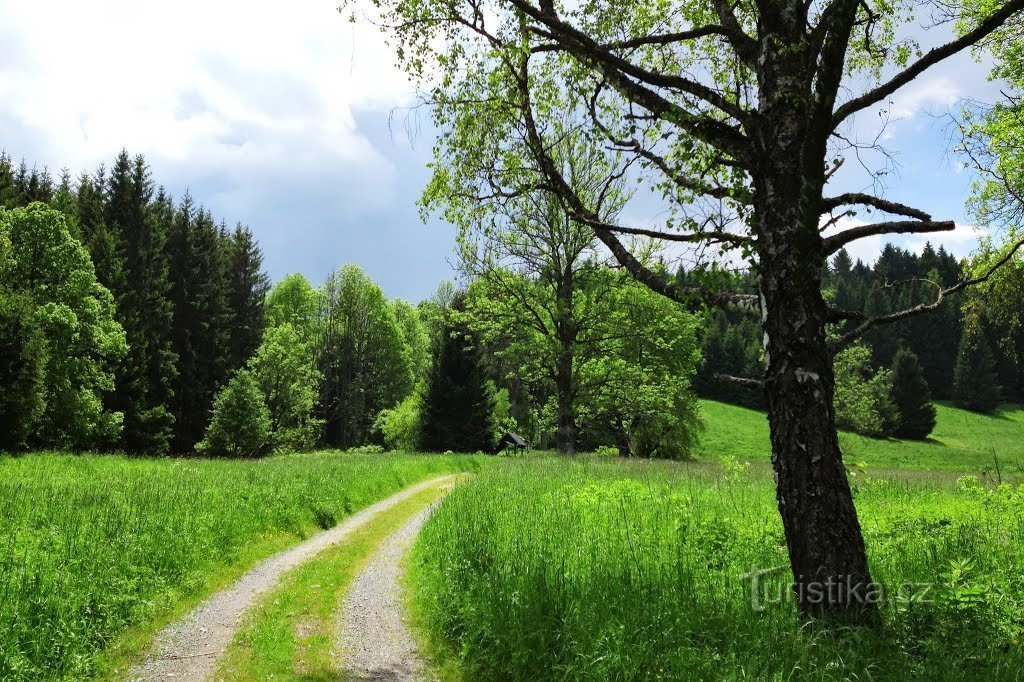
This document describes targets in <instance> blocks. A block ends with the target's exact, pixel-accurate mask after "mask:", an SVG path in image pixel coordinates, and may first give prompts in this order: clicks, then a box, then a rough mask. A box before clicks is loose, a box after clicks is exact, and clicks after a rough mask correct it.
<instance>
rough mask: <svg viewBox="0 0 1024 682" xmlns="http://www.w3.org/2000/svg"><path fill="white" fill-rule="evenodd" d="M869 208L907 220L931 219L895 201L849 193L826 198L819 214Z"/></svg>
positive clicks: (860, 193)
mask: <svg viewBox="0 0 1024 682" xmlns="http://www.w3.org/2000/svg"><path fill="white" fill-rule="evenodd" d="M858 205H859V206H871V207H872V208H877V209H878V210H880V211H885V212H886V213H892V214H894V215H902V216H906V217H908V218H916V219H917V220H931V219H932V217H931V216H930V215H929V214H927V213H925V212H924V211H921V210H918V209H916V208H913V207H912V206H907V205H905V204H900V203H897V202H895V201H887V200H886V199H882V198H880V197H876V196H874V195H872V194H864V193H862V192H849V193H847V194H840V195H839V196H837V197H826V198H824V199H822V200H821V212H822V213H828V212H829V211H831V210H833V209H836V208H839V207H840V206H858Z"/></svg>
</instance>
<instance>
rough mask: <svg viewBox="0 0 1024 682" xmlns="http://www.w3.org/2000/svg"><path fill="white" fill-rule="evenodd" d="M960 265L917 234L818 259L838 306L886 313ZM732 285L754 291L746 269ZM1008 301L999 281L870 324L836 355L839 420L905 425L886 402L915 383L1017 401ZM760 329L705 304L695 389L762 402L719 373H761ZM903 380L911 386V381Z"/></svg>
mask: <svg viewBox="0 0 1024 682" xmlns="http://www.w3.org/2000/svg"><path fill="white" fill-rule="evenodd" d="M966 267H967V266H966V263H965V262H961V261H960V260H958V259H957V258H956V257H955V256H953V255H952V254H950V253H949V252H948V251H946V249H945V248H944V247H942V246H939V248H938V249H935V248H934V247H933V246H932V245H931V243H926V244H925V246H924V248H923V249H922V251H921V253H920V254H917V253H913V252H911V251H908V250H906V249H903V248H900V247H897V246H894V245H892V244H886V245H885V246H884V247H883V249H882V251H881V253H880V255H879V257H878V259H877V260H876V261H875V262H874V263H873V264H866V263H864V262H862V261H861V260H859V259H858V260H857V261H856V262H854V261H853V259H852V258H851V256H850V254H849V252H848V251H846V249H841V250H839V251H838V252H837V253H836V255H835V256H834V257H833V258H832V259H831V261H829V262H828V263H827V264H826V265H825V267H824V269H823V271H822V274H821V279H822V283H823V286H824V293H825V297H826V299H827V300H829V301H830V302H831V303H832V304H833V305H835V306H836V307H837V308H839V309H844V310H866V311H868V312H869V313H870V314H872V315H887V314H891V313H893V312H895V311H898V310H904V309H909V308H913V307H914V306H918V305H921V304H922V303H925V304H927V303H928V302H930V301H931V300H932V299H934V295H935V289H936V287H950V286H953V285H954V284H956V283H957V282H959V281H961V280H962V279H964V278H965V277H966V276H967V275H968V273H967V272H965V268H966ZM1019 270H1020V266H1019V264H1017V263H1010V264H1009V265H1008V266H1007V267H1006V268H1005V271H1004V272H1003V273H1002V276H1003V278H1004V279H1008V278H1016V279H1019V278H1020V276H1021V275H1020V272H1019ZM691 277H692V275H691V274H689V273H687V272H685V271H680V272H679V273H678V275H677V278H678V279H679V281H680V282H681V283H683V284H685V283H686V282H687V281H688V280H689V279H690V278H691ZM736 286H737V288H738V289H740V290H744V291H746V290H750V291H753V289H754V286H755V285H754V282H753V279H752V277H750V276H749V275H745V276H740V277H738V278H737V282H736ZM1012 308H1013V305H1012V303H1011V302H1010V301H1009V299H1008V298H1007V296H1006V295H1005V289H1004V295H1002V296H994V295H992V292H991V291H985V290H982V289H978V290H975V291H973V292H972V293H971V294H970V295H969V296H968V297H966V298H964V299H959V300H954V299H947V300H944V301H943V302H942V304H941V305H940V306H938V307H937V309H936V310H935V311H933V312H932V313H931V314H929V315H925V316H918V317H909V318H906V319H904V320H900V321H898V322H895V323H893V324H891V325H886V326H879V327H875V328H873V329H871V330H869V331H868V332H867V333H866V334H865V335H864V338H863V340H862V341H861V342H860V343H859V344H858V347H859V348H862V349H863V350H857V349H847V350H845V351H843V352H842V353H840V354H839V355H838V356H837V365H836V382H837V399H836V411H837V419H838V420H839V422H840V425H841V426H843V427H844V428H849V429H852V430H854V431H857V432H860V433H864V434H866V435H874V436H884V435H898V436H899V435H905V432H903V431H902V430H901V429H900V427H899V422H900V414H899V410H898V409H896V404H895V403H894V402H893V396H894V395H896V394H900V395H902V396H905V397H906V396H910V395H912V394H913V393H915V392H916V394H917V395H925V396H928V397H930V398H934V399H937V400H948V401H951V402H953V403H954V404H955V405H958V406H961V407H965V408H967V409H971V410H976V411H979V412H991V411H993V410H994V409H995V408H996V407H997V406H998V405H999V403H1000V402H1002V401H1008V402H1022V401H1024V327H1022V326H1021V325H1020V324H1019V321H1018V319H1017V315H1016V314H1015V313H1014V312H1013V310H1012ZM853 326H854V324H853V322H850V321H843V322H842V323H840V324H836V325H834V326H833V327H832V328H831V329H830V334H831V335H832V336H833V338H837V337H839V336H841V335H842V334H844V333H847V332H848V331H850V329H852V328H853ZM761 335H762V332H761V329H760V325H759V324H757V323H756V321H754V320H751V319H749V317H747V316H744V315H741V314H736V313H729V312H727V311H722V310H717V311H713V312H712V313H710V314H709V317H708V321H707V324H706V325H704V326H703V327H702V334H701V361H700V363H699V365H698V370H697V376H696V378H695V381H694V385H695V388H696V390H697V392H698V393H699V394H700V395H702V396H705V397H709V398H713V399H716V400H724V401H726V402H732V403H735V404H739V405H745V406H748V407H757V408H763V407H764V395H763V393H762V392H761V391H760V390H757V389H756V388H751V387H749V386H744V385H742V384H738V383H735V382H731V381H723V380H721V377H722V376H739V377H757V376H759V375H760V373H761V371H762V369H761V368H762V367H763V362H764V360H763V350H762V340H761ZM910 387H916V388H915V390H914V391H911V390H910ZM854 395H857V396H858V397H857V398H856V399H855V398H854ZM869 395H873V396H874V397H869ZM898 402H899V401H896V403H898ZM929 431H930V429H929ZM920 432H921V429H916V430H914V433H918V434H920ZM927 435H928V432H925V433H923V434H921V435H919V437H925V436H927Z"/></svg>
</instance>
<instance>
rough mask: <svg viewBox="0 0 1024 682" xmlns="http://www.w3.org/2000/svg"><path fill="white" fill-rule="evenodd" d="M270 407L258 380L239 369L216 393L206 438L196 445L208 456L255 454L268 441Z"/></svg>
mask: <svg viewBox="0 0 1024 682" xmlns="http://www.w3.org/2000/svg"><path fill="white" fill-rule="evenodd" d="M270 431H271V429H270V411H269V410H268V409H267V405H266V403H265V402H264V401H263V393H262V392H261V391H260V387H259V384H257V383H256V380H255V378H253V375H252V373H251V372H249V371H248V370H244V369H243V370H240V371H239V372H238V373H237V374H235V376H234V377H233V378H232V379H231V381H230V382H228V385H227V386H226V387H224V389H223V390H222V391H221V392H220V393H219V394H218V395H217V399H216V400H215V401H214V403H213V419H212V420H211V421H210V427H209V428H208V429H207V430H206V438H204V439H203V442H202V443H200V444H199V445H198V446H197V449H198V450H199V451H200V452H201V453H203V454H204V455H209V456H211V457H257V456H259V455H262V454H265V453H266V451H267V448H268V446H269V444H270Z"/></svg>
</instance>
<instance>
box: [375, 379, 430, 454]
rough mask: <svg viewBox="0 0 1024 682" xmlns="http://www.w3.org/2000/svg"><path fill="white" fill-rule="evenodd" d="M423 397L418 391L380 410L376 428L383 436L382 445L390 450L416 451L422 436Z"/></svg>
mask: <svg viewBox="0 0 1024 682" xmlns="http://www.w3.org/2000/svg"><path fill="white" fill-rule="evenodd" d="M422 410H423V399H422V398H421V397H420V394H419V392H418V391H416V392H413V394H412V395H410V396H409V397H408V398H406V399H405V400H403V401H402V402H400V403H398V405H396V406H395V407H393V408H391V409H390V410H382V411H381V413H380V415H378V417H377V422H376V425H375V426H376V428H377V430H378V431H380V432H381V434H382V435H383V436H384V445H386V446H387V447H388V448H390V449H392V450H403V451H405V452H416V451H418V450H419V449H420V443H421V438H422V429H423V426H422V421H421V419H420V414H421V413H422Z"/></svg>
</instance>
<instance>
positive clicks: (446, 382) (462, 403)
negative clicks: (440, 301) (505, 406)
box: [422, 300, 494, 452]
mask: <svg viewBox="0 0 1024 682" xmlns="http://www.w3.org/2000/svg"><path fill="white" fill-rule="evenodd" d="M462 305H463V303H462V301H461V300H459V301H457V302H456V308H459V307H460V306H462ZM446 332H447V333H446V334H445V336H444V339H443V341H442V342H441V347H440V353H439V354H438V357H437V358H436V359H435V361H434V366H433V368H432V370H431V374H430V380H429V382H428V386H427V392H426V395H425V396H424V400H423V419H422V428H423V436H422V442H423V448H424V449H425V450H427V451H430V452H444V451H447V450H452V451H453V452H476V451H484V452H487V451H489V450H490V449H491V448H493V447H494V438H493V434H492V432H491V412H492V410H493V396H492V394H491V392H490V391H489V390H488V387H487V377H486V375H485V372H484V371H483V367H482V366H481V358H480V354H479V352H478V351H477V349H476V348H475V344H474V343H473V340H472V337H471V335H470V332H469V330H468V329H467V328H466V327H465V325H464V324H462V323H461V322H455V323H454V324H453V325H452V326H450V327H449V328H448V329H447V330H446Z"/></svg>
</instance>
